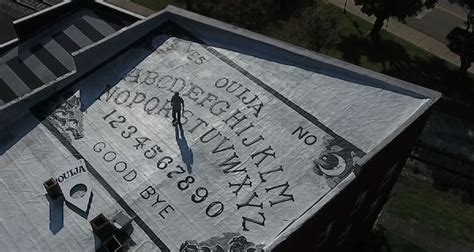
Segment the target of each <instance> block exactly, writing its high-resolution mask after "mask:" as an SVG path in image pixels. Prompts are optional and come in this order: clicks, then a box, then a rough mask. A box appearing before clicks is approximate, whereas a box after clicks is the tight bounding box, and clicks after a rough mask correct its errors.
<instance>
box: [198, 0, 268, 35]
mask: <svg viewBox="0 0 474 252" xmlns="http://www.w3.org/2000/svg"><path fill="white" fill-rule="evenodd" d="M192 7H193V8H195V10H196V11H197V12H199V13H201V14H203V15H205V16H209V17H212V18H215V19H219V20H222V21H224V22H227V23H231V24H234V25H237V26H240V27H243V28H246V29H249V30H253V31H262V30H264V29H265V28H267V26H268V24H269V23H270V22H271V20H272V18H273V17H274V14H275V11H276V9H275V5H274V4H273V1H272V0H255V1H248V0H200V1H195V4H194V5H192Z"/></svg>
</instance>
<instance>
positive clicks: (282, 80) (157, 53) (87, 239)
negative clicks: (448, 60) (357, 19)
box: [0, 34, 429, 251]
mask: <svg viewBox="0 0 474 252" xmlns="http://www.w3.org/2000/svg"><path fill="white" fill-rule="evenodd" d="M198 42H199V41H196V40H193V39H190V38H189V37H187V36H180V37H179V38H178V37H175V36H174V35H170V36H167V35H160V34H157V35H155V36H154V37H153V38H152V39H151V42H150V43H142V44H139V45H137V46H133V47H131V48H130V49H128V50H127V51H125V52H124V53H122V54H121V55H120V56H118V57H117V58H115V59H113V60H112V61H109V62H108V63H107V64H105V65H104V66H103V67H101V68H99V69H97V70H96V71H94V72H93V73H92V74H91V75H89V76H87V77H86V78H84V79H82V80H81V81H80V82H79V83H78V84H77V85H76V86H77V87H78V90H77V91H75V92H74V93H73V94H69V95H68V96H67V97H66V98H67V100H62V101H60V102H59V103H58V104H59V106H56V107H55V109H54V110H51V111H50V110H48V109H46V106H45V105H44V106H43V107H41V108H40V109H36V110H35V112H34V113H29V114H27V115H26V116H25V117H24V118H22V119H21V120H20V121H18V122H17V124H16V125H17V126H16V127H11V128H9V129H8V132H7V133H5V135H6V136H7V137H6V139H7V140H6V141H2V143H1V146H0V155H1V156H0V182H1V183H0V192H1V193H2V195H3V196H2V197H0V213H1V214H0V247H3V248H6V250H56V251H64V250H94V249H96V248H97V247H98V246H100V244H99V243H98V241H97V238H94V235H93V233H92V230H91V227H90V225H89V221H90V220H91V219H93V218H94V217H96V216H97V215H98V214H99V213H103V214H104V215H105V216H107V217H109V218H112V217H113V216H114V215H115V214H116V213H118V212H124V213H125V214H127V215H129V216H130V217H132V218H133V219H134V222H132V226H133V227H134V229H133V230H134V231H133V232H132V234H131V238H132V240H133V241H134V243H135V244H136V245H134V246H133V247H132V249H137V250H143V251H150V250H152V249H158V250H163V251H167V250H171V251H176V250H179V248H180V247H181V248H183V246H185V245H186V244H197V245H198V246H201V247H203V246H208V247H209V248H215V247H216V246H221V247H222V248H224V249H229V248H230V247H232V246H243V247H245V248H251V247H253V248H255V249H261V248H266V247H269V246H272V245H274V244H273V242H274V240H275V239H276V238H277V237H278V236H279V235H281V234H284V233H285V232H288V231H289V230H291V229H292V226H291V224H292V223H293V222H294V221H295V220H297V219H298V218H300V217H301V216H303V214H304V213H305V212H307V211H308V210H309V209H318V208H320V207H321V206H322V204H323V203H322V202H325V201H327V200H328V199H329V198H328V197H329V196H328V195H331V194H334V193H335V192H337V191H338V190H341V189H342V188H343V187H344V185H345V184H347V183H349V182H350V181H351V180H353V179H354V178H355V176H356V175H357V171H358V169H360V167H359V164H358V163H357V161H358V160H359V159H360V158H362V157H363V156H364V155H366V154H367V153H369V152H371V151H372V150H374V148H375V147H376V146H377V145H379V144H380V143H381V142H382V141H384V140H385V139H386V138H387V137H388V136H389V135H390V134H392V133H393V132H394V131H395V130H396V129H397V128H399V127H401V125H402V124H404V123H405V122H406V121H407V120H408V118H409V117H410V116H412V115H413V114H414V113H415V112H417V111H418V109H419V108H420V107H421V106H422V105H423V104H424V103H426V102H427V101H428V100H429V98H426V97H423V96H422V95H418V96H413V95H407V93H404V92H396V91H393V90H392V91H390V90H388V89H386V88H385V87H384V86H377V85H364V84H363V83H354V82H350V81H348V80H343V79H339V78H337V76H330V75H326V74H323V73H317V72H312V71H308V70H304V69H302V68H298V67H295V66H290V65H285V64H281V63H276V62H272V61H270V60H268V59H262V58H258V57H255V56H251V55H246V54H243V53H238V52H234V51H231V50H227V49H222V48H216V47H212V46H208V45H205V44H201V43H202V42H199V43H198ZM175 91H179V92H180V95H181V97H182V98H183V100H184V104H185V106H184V113H183V114H182V123H183V125H182V127H178V126H176V127H175V126H173V125H172V123H171V122H172V111H171V105H170V100H171V97H172V95H173V93H174V92H175ZM98 97H99V98H98ZM50 100H51V102H50V103H54V101H56V100H54V99H50ZM42 116H45V117H46V119H45V120H44V121H43V122H40V121H39V119H38V118H42ZM81 159H84V160H85V165H86V167H87V170H88V172H89V175H88V176H90V180H91V184H92V186H91V188H90V189H91V190H92V197H91V200H90V206H89V209H88V212H86V213H84V212H81V211H78V210H77V209H74V208H73V207H71V206H69V205H68V204H65V205H64V206H62V203H54V202H50V201H48V198H47V197H45V195H44V194H45V190H44V188H43V185H42V183H43V182H44V181H46V180H47V179H48V178H49V177H56V178H57V177H58V175H57V174H58V171H63V170H64V169H65V167H74V166H75V165H76V166H77V162H78V160H81ZM63 193H65V194H66V193H69V192H63Z"/></svg>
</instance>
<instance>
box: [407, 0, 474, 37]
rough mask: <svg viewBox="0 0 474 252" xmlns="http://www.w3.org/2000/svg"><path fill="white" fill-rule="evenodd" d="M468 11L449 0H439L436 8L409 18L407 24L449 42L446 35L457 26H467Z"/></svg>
mask: <svg viewBox="0 0 474 252" xmlns="http://www.w3.org/2000/svg"><path fill="white" fill-rule="evenodd" d="M466 16H467V14H466V11H465V10H464V9H463V8H462V7H460V6H459V5H456V4H452V3H449V0H438V4H437V5H436V7H435V8H434V9H431V10H425V11H423V12H421V13H420V14H419V15H418V16H416V17H412V18H407V19H406V22H407V23H406V24H407V25H408V26H410V27H411V28H413V29H415V30H418V31H420V32H423V33H425V34H426V35H428V36H430V37H432V38H434V39H436V40H438V41H440V42H443V43H445V44H446V43H447V41H446V35H447V34H448V33H449V32H450V31H451V30H452V29H453V28H455V27H456V26H461V27H466V25H465V24H464V22H465V20H466Z"/></svg>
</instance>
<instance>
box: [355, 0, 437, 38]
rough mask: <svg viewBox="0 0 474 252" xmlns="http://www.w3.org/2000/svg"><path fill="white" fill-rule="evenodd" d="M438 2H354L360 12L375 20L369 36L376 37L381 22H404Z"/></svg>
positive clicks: (389, 0)
mask: <svg viewBox="0 0 474 252" xmlns="http://www.w3.org/2000/svg"><path fill="white" fill-rule="evenodd" d="M437 2H438V0H354V3H355V4H356V5H361V6H362V9H361V11H362V12H363V13H365V14H367V15H369V16H372V15H373V16H375V17H376V18H377V19H376V21H375V24H374V26H373V28H372V31H371V35H375V36H378V34H379V31H380V29H381V28H382V26H383V21H384V20H385V19H388V18H389V17H396V18H398V20H400V21H402V22H404V21H405V18H407V17H412V16H415V15H417V14H418V13H419V12H420V11H421V10H422V9H423V8H433V7H434V6H435V4H436V3H437Z"/></svg>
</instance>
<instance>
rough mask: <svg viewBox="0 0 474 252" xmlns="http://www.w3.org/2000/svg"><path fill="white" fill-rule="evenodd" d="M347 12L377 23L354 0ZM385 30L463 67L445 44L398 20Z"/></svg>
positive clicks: (339, 4)
mask: <svg viewBox="0 0 474 252" xmlns="http://www.w3.org/2000/svg"><path fill="white" fill-rule="evenodd" d="M325 1H326V2H328V3H331V4H334V5H335V6H337V7H340V8H341V9H342V8H344V3H345V2H346V0H325ZM346 11H347V12H349V13H351V14H353V15H356V16H358V17H360V18H362V19H364V20H366V21H368V22H370V23H374V21H375V17H369V16H367V15H366V14H364V13H362V12H361V11H360V7H359V6H355V5H354V1H353V0H347V6H346ZM383 29H386V31H388V32H390V33H392V34H393V35H395V36H397V37H400V38H402V39H404V40H406V41H408V42H410V43H412V44H414V45H416V46H418V47H420V48H422V49H424V50H426V51H428V52H429V53H431V54H434V55H436V56H438V57H439V58H441V59H444V60H446V61H448V62H451V63H453V64H454V65H456V66H460V65H461V62H460V59H459V56H458V55H456V54H454V53H452V52H451V51H450V50H449V48H448V47H447V46H446V45H445V44H443V43H441V42H439V41H438V40H435V39H433V38H431V37H429V36H427V35H425V34H424V33H422V32H419V31H417V30H415V29H413V28H411V27H409V26H407V25H404V24H403V23H401V22H399V21H398V20H397V19H396V18H390V21H389V24H388V27H387V28H385V25H384V28H383ZM468 71H469V72H471V73H474V68H473V67H471V68H470V69H469V70H468Z"/></svg>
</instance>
